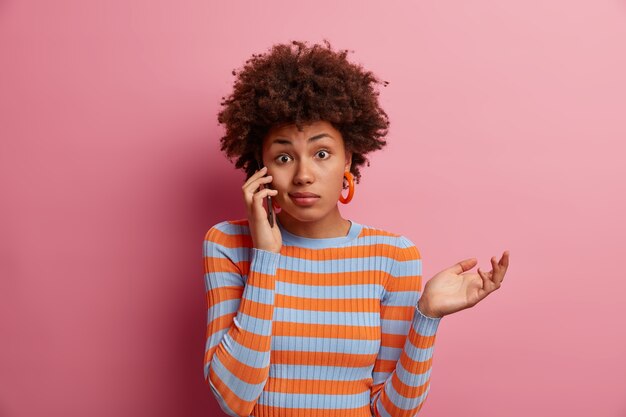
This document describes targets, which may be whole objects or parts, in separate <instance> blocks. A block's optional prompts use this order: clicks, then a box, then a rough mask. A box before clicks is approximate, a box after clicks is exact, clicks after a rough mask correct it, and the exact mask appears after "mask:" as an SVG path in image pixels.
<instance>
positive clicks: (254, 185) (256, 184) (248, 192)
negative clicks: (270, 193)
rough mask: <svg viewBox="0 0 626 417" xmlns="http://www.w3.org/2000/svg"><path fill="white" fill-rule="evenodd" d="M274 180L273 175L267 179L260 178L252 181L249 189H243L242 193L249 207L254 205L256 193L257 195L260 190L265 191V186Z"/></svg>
mask: <svg viewBox="0 0 626 417" xmlns="http://www.w3.org/2000/svg"><path fill="white" fill-rule="evenodd" d="M272 179H273V177H272V176H271V175H268V176H266V177H262V178H258V179H256V180H255V181H252V182H251V183H250V184H248V186H247V187H243V190H242V191H243V194H244V196H245V199H246V202H247V203H248V205H250V204H251V203H252V196H253V195H254V193H256V191H257V190H258V189H259V188H261V189H264V188H265V187H263V184H267V183H269V182H272Z"/></svg>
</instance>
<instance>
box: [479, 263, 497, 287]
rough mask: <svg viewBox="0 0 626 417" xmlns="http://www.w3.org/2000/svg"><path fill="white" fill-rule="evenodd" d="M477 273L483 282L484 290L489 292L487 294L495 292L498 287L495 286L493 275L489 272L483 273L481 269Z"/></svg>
mask: <svg viewBox="0 0 626 417" xmlns="http://www.w3.org/2000/svg"><path fill="white" fill-rule="evenodd" d="M477 271H478V274H479V275H480V277H481V278H482V280H483V290H485V291H487V293H490V292H492V291H493V290H495V289H496V286H495V285H494V282H493V273H492V272H491V271H489V272H485V271H482V270H481V269H480V268H478V269H477Z"/></svg>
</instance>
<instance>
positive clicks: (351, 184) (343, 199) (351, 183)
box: [339, 171, 354, 204]
mask: <svg viewBox="0 0 626 417" xmlns="http://www.w3.org/2000/svg"><path fill="white" fill-rule="evenodd" d="M343 177H344V178H346V179H347V180H348V188H349V190H348V196H347V197H344V196H343V195H341V194H339V201H341V202H342V203H343V204H348V203H349V202H350V200H352V197H354V175H352V173H351V172H350V171H346V172H344V173H343Z"/></svg>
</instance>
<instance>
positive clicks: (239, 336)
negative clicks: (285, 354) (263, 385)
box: [228, 326, 272, 352]
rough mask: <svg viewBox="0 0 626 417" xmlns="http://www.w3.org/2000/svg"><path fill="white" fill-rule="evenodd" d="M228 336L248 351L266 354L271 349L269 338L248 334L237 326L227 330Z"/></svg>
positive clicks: (270, 338)
mask: <svg viewBox="0 0 626 417" xmlns="http://www.w3.org/2000/svg"><path fill="white" fill-rule="evenodd" d="M228 334H229V335H230V337H232V338H233V339H234V340H235V341H237V343H239V344H240V345H241V346H243V347H247V348H248V349H252V350H256V351H257V352H267V351H268V350H270V347H271V341H272V337H271V336H261V335H258V334H256V333H252V332H248V331H246V330H245V329H242V328H239V327H237V326H232V327H231V328H230V329H229V330H228Z"/></svg>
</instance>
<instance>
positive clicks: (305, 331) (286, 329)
mask: <svg viewBox="0 0 626 417" xmlns="http://www.w3.org/2000/svg"><path fill="white" fill-rule="evenodd" d="M273 325H274V327H273V329H272V334H273V335H274V336H294V337H298V336H301V337H328V338H336V339H360V340H378V339H379V337H380V333H379V330H380V328H379V327H365V326H349V325H343V324H312V323H292V322H285V321H276V322H274V324H273Z"/></svg>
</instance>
